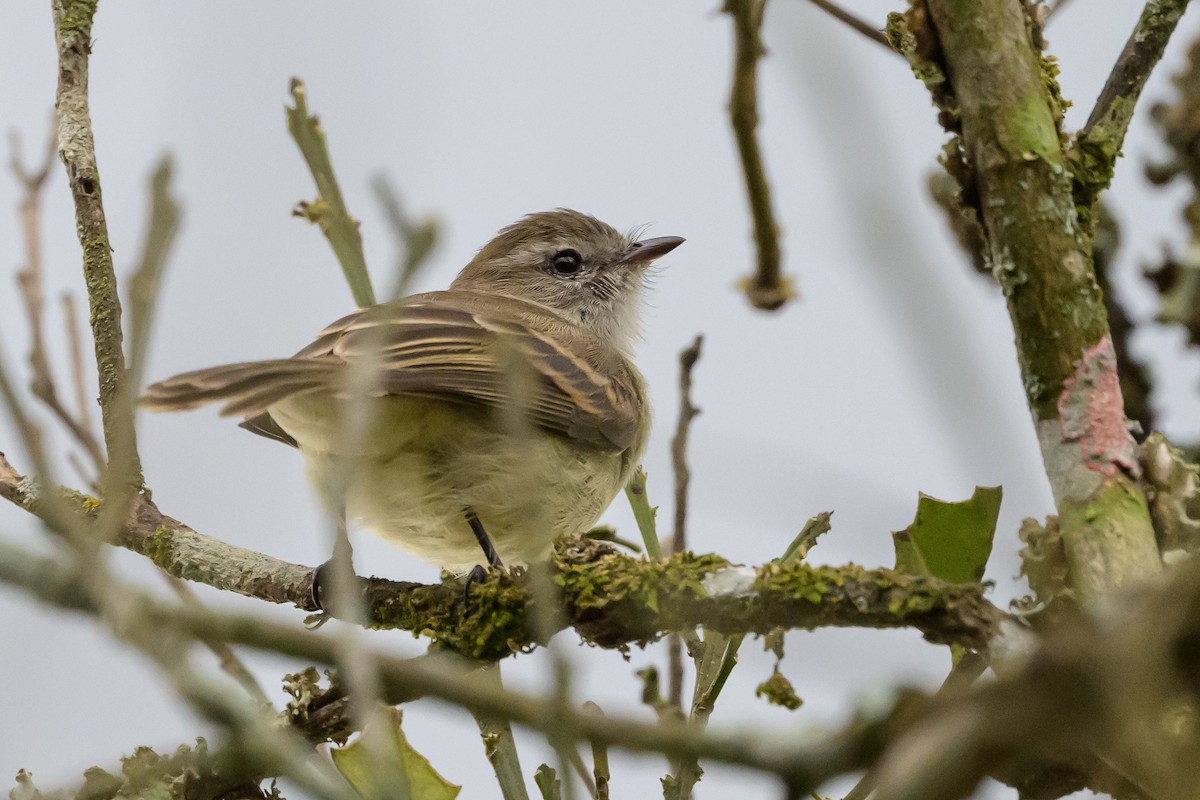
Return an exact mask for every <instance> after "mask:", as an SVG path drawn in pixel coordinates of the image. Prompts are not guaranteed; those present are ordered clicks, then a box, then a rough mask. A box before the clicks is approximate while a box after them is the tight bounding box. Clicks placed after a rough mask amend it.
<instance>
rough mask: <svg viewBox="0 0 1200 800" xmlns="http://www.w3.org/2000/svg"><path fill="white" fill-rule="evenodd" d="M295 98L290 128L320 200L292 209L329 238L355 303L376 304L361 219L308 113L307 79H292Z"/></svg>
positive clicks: (317, 124)
mask: <svg viewBox="0 0 1200 800" xmlns="http://www.w3.org/2000/svg"><path fill="white" fill-rule="evenodd" d="M291 93H292V101H293V102H294V103H295V106H294V107H292V108H288V109H287V125H288V131H289V132H290V133H291V134H292V138H293V139H295V140H296V146H297V147H299V148H300V153H301V155H303V156H304V161H305V163H306V164H308V169H309V171H310V172H311V173H312V176H313V180H314V181H315V182H316V184H317V199H316V200H315V201H313V202H311V203H308V202H302V203H299V204H298V205H297V206H296V208H295V210H294V211H293V212H292V213H293V214H295V215H296V216H298V217H303V218H304V219H307V220H308V221H309V222H312V223H315V224H316V225H318V226H319V227H320V228H321V233H323V234H325V238H326V239H328V240H329V244H330V246H332V247H333V252H334V254H335V255H336V256H337V259H338V262H339V263H340V264H341V265H342V272H344V273H345V275H346V282H347V283H349V284H350V291H351V293H352V294H353V295H354V302H355V303H357V304H358V305H359V306H360V307H362V308H365V307H366V306H373V305H375V291H374V290H373V289H372V288H371V278H370V275H369V274H368V273H367V260H366V257H365V256H364V255H363V244H362V236H361V235H360V234H359V232H358V220H356V219H355V218H354V217H352V216H350V212H349V211H347V210H346V202H345V201H344V200H343V199H342V190H341V189H340V188H339V187H338V183H337V178H336V177H335V176H334V174H333V162H332V161H331V160H330V158H329V147H328V145H327V144H326V142H325V131H323V130H322V129H321V123H320V121H318V119H317V118H316V116H310V115H309V113H308V102H307V100H306V96H305V92H304V82H303V81H301V80H300V79H299V78H292V83H291Z"/></svg>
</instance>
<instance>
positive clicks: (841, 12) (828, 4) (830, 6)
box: [808, 0, 896, 53]
mask: <svg viewBox="0 0 1200 800" xmlns="http://www.w3.org/2000/svg"><path fill="white" fill-rule="evenodd" d="M808 2H810V3H812V4H813V5H814V6H816V7H817V8H819V9H821V10H822V11H824V12H825V13H827V14H829V15H830V16H831V17H833V18H834V19H836V20H838V21H839V22H843V23H845V24H846V25H848V26H850V27H851V28H852V29H854V30H856V31H858V32H859V33H861V34H862V35H863V36H865V37H867V38H868V39H870V40H871V41H873V42H875V43H876V44H881V45H883V46H884V47H886V48H887V49H888V50H889V51H891V52H893V53H894V52H896V51H895V50H892V46H891V44H889V43H888V40H887V36H885V35H884V33H883V29H882V28H877V27H875V26H874V25H872V24H871V23H869V22H867V21H866V20H865V19H863V18H862V17H858V16H856V15H854V14H852V13H850V12H849V11H847V10H846V9H844V8H842V7H841V6H839V5H838V4H837V3H834V2H832V0H808Z"/></svg>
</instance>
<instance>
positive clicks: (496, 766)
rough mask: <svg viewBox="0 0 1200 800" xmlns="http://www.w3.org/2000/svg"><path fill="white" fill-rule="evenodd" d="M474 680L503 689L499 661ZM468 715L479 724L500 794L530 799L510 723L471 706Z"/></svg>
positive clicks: (512, 799) (509, 798) (514, 799)
mask: <svg viewBox="0 0 1200 800" xmlns="http://www.w3.org/2000/svg"><path fill="white" fill-rule="evenodd" d="M475 679H476V680H478V681H481V682H483V683H484V684H486V685H488V686H490V687H492V689H493V690H495V691H502V690H503V688H504V686H503V683H502V679H501V675H500V665H499V664H496V665H494V666H491V667H485V668H483V669H481V670H479V672H478V673H477V675H476V676H475ZM471 715H472V716H474V717H475V722H476V723H477V724H478V725H479V735H480V737H481V738H482V739H483V747H484V753H485V754H486V755H487V760H488V763H490V764H491V765H492V770H493V771H494V772H495V773H496V783H498V784H499V785H500V794H501V796H502V797H503V798H504V800H529V790H528V788H527V787H526V786H525V775H524V773H523V772H522V771H521V759H520V757H519V756H518V754H517V743H516V740H515V739H514V738H513V731H512V723H510V722H509V721H508V720H507V719H505V718H503V717H495V716H491V715H489V714H484V713H482V712H480V711H478V710H476V709H471Z"/></svg>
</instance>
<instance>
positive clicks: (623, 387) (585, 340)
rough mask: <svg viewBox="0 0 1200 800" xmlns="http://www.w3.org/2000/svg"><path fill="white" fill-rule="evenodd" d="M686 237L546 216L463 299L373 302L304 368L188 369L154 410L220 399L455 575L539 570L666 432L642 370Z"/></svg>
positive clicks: (316, 348) (479, 267)
mask: <svg viewBox="0 0 1200 800" xmlns="http://www.w3.org/2000/svg"><path fill="white" fill-rule="evenodd" d="M682 242H683V239H681V238H679V237H675V236H665V237H660V238H655V239H645V240H642V241H635V240H634V238H633V237H632V236H628V235H622V234H621V233H620V232H618V231H617V230H616V229H614V228H612V227H611V226H609V225H606V224H605V223H603V222H601V221H600V220H598V219H596V218H594V217H591V216H588V215H586V214H581V213H579V212H577V211H570V210H557V211H548V212H543V213H540V214H531V215H529V216H527V217H525V218H523V219H521V220H520V221H518V222H516V223H515V224H513V225H510V226H508V227H507V228H504V229H503V230H501V231H500V232H499V233H498V234H497V235H496V236H495V238H493V239H492V240H491V241H490V242H488V243H487V244H486V245H484V247H483V248H482V249H481V250H480V251H479V253H478V254H477V255H476V256H475V257H474V258H473V259H472V260H471V262H470V263H469V264H467V266H466V267H465V268H464V269H463V270H462V272H460V273H459V275H458V277H457V278H456V279H455V280H454V282H453V283H452V284H451V286H450V288H449V289H448V290H446V291H441V292H428V293H425V294H417V295H412V296H410V297H407V298H404V299H402V300H398V301H395V302H391V303H384V304H381V305H377V306H372V307H370V308H364V309H359V310H358V311H355V312H354V313H353V314H350V315H349V316H347V317H344V318H342V319H340V320H338V321H337V322H335V323H333V324H332V325H330V326H329V327H328V328H326V329H325V330H323V331H322V332H321V333H320V334H318V336H317V338H316V341H314V342H313V343H312V344H310V345H309V346H308V347H306V348H304V349H303V350H301V351H300V352H299V353H297V354H296V355H294V356H292V357H291V358H283V359H275V360H270V361H254V362H249V363H242V364H230V365H227V366H220V367H212V368H210V369H203V370H198V371H196V372H188V373H184V374H182V375H177V376H175V377H173V378H169V379H168V380H165V381H163V382H161V383H157V384H154V385H153V386H151V387H149V389H148V390H147V393H146V396H145V397H144V398H143V400H142V402H143V404H144V405H145V407H147V408H149V409H151V410H155V411H176V410H180V409H189V408H195V407H198V406H201V405H204V404H207V403H221V404H222V409H221V413H222V414H223V415H235V416H243V417H245V421H244V422H242V427H244V428H246V429H248V430H250V431H252V432H254V433H258V434H261V435H264V436H267V437H270V438H272V439H276V440H278V441H281V442H284V443H287V444H290V445H293V446H295V447H297V448H298V449H299V450H300V452H301V454H303V456H304V458H305V462H306V466H307V472H308V475H309V478H310V479H311V480H312V481H313V483H314V485H316V486H317V487H318V488H319V489H327V487H329V486H331V485H340V484H339V477H340V476H341V475H343V474H344V475H345V476H346V477H347V480H346V485H345V486H344V497H341V498H338V500H339V502H342V503H344V508H345V510H346V513H347V515H348V516H349V518H351V519H353V520H356V521H358V522H360V523H361V524H362V525H363V526H364V527H366V528H367V529H369V530H371V531H373V532H375V533H377V534H379V535H380V536H382V537H384V538H385V539H387V540H388V541H390V542H393V543H395V544H397V545H399V546H401V547H403V548H405V549H407V550H409V551H411V552H413V553H415V554H417V555H419V556H422V557H423V558H426V559H428V560H430V561H432V562H434V563H436V564H438V565H440V566H441V567H443V568H444V569H446V570H449V571H451V572H454V573H458V574H462V573H465V572H467V571H469V570H471V569H472V568H473V567H476V566H477V565H479V564H481V563H489V564H490V565H493V566H495V565H498V564H500V563H503V564H505V565H509V566H512V565H518V564H527V563H530V562H533V561H537V560H539V559H542V558H545V557H546V555H547V554H548V552H549V549H550V546H551V543H552V542H553V540H554V539H555V538H557V537H559V536H562V535H565V534H575V533H580V532H582V531H585V530H587V529H588V528H590V527H591V526H592V525H593V524H594V523H595V522H596V520H597V519H598V518H599V517H600V514H601V513H602V512H603V511H604V510H605V509H606V508H607V507H608V505H609V504H610V503H611V502H612V500H613V498H614V497H615V496H616V495H617V493H618V492H619V491H620V490H621V489H622V488H623V487H624V485H625V482H626V481H627V480H628V478H629V475H630V472H631V471H632V469H633V467H634V466H636V464H637V463H638V459H639V457H640V456H641V452H642V449H643V447H644V446H645V443H646V436H647V433H648V431H649V427H650V413H649V408H648V406H647V401H646V391H645V385H644V382H643V379H642V376H641V374H640V373H639V372H638V370H637V368H636V367H635V366H634V364H633V361H632V348H633V344H634V342H635V340H636V339H637V336H638V317H639V311H640V306H641V299H642V292H643V288H644V285H645V277H646V272H647V267H648V266H649V265H650V264H651V263H652V262H653V261H654V260H655V259H656V258H658V257H660V256H662V255H664V254H666V253H668V252H670V251H671V250H674V249H675V248H676V247H677V246H679V245H680V244H681V243H682ZM356 364H359V365H362V368H361V369H360V370H358V371H356V370H354V369H353V367H354V365H356ZM368 370H376V371H377V372H376V374H375V375H374V376H372V375H371V374H370V373H369V372H368ZM356 374H357V377H358V378H360V379H362V378H364V377H365V379H366V380H365V381H363V380H359V381H358V382H357V383H355V382H354V380H353V378H354V377H355V375H356ZM372 378H373V379H372ZM350 384H354V385H366V386H368V387H373V388H371V389H370V393H369V399H367V400H365V401H360V402H359V404H358V406H355V400H354V399H353V397H351V396H350V392H349V390H348V386H349V385H350ZM364 406H365V408H364ZM353 408H360V409H362V410H364V411H365V412H366V414H365V419H367V420H368V422H367V423H366V424H367V425H368V426H369V427H368V428H367V429H366V430H365V431H361V432H360V434H361V435H347V426H346V425H345V419H344V417H345V415H346V414H347V413H349V411H348V410H349V409H353ZM514 411H515V412H516V413H514ZM347 465H350V466H347ZM339 470H345V471H346V472H345V473H339ZM493 547H494V550H493Z"/></svg>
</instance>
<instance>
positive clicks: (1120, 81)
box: [1072, 0, 1188, 208]
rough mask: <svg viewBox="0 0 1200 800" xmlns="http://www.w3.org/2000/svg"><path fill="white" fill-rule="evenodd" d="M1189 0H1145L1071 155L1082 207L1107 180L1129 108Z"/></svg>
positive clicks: (1092, 200) (1126, 126)
mask: <svg viewBox="0 0 1200 800" xmlns="http://www.w3.org/2000/svg"><path fill="white" fill-rule="evenodd" d="M1187 4H1188V0H1149V2H1148V3H1146V6H1145V8H1144V9H1142V14H1141V17H1139V19H1138V21H1137V25H1136V26H1135V27H1134V29H1133V32H1132V33H1131V34H1129V40H1128V41H1127V42H1126V43H1125V47H1124V49H1123V50H1122V51H1121V54H1120V55H1119V56H1118V57H1117V62H1116V64H1115V65H1114V66H1113V69H1112V72H1111V73H1110V74H1109V76H1108V80H1107V81H1105V83H1104V88H1103V89H1101V90H1100V96H1099V97H1098V98H1097V99H1096V105H1095V106H1094V107H1093V108H1092V113H1091V114H1090V115H1088V120H1087V124H1085V125H1084V126H1083V130H1081V131H1080V132H1079V134H1078V136H1077V137H1076V140H1075V148H1074V151H1073V153H1072V160H1073V161H1074V162H1075V163H1074V172H1075V175H1076V178H1077V180H1078V182H1079V187H1078V189H1079V191H1080V197H1079V200H1080V202H1081V204H1082V205H1084V206H1086V207H1088V208H1090V207H1091V206H1093V205H1094V204H1095V202H1096V198H1097V197H1098V195H1099V194H1100V192H1101V191H1103V190H1104V189H1106V188H1108V184H1109V183H1110V182H1111V181H1112V175H1113V167H1114V165H1115V163H1116V160H1117V157H1118V156H1120V154H1121V145H1122V144H1123V143H1124V141H1125V132H1126V131H1127V130H1129V121H1130V120H1131V119H1133V109H1134V107H1135V106H1136V105H1137V101H1138V97H1140V96H1141V93H1142V88H1143V87H1144V86H1145V85H1146V80H1147V79H1148V78H1149V77H1150V72H1151V71H1152V70H1153V69H1154V65H1155V64H1157V63H1158V61H1159V59H1161V58H1162V54H1163V51H1164V50H1165V49H1166V47H1167V42H1168V41H1170V39H1171V34H1172V33H1174V32H1175V27H1176V25H1178V24H1179V19H1180V17H1182V16H1183V12H1184V10H1185V9H1186V8H1187Z"/></svg>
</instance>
